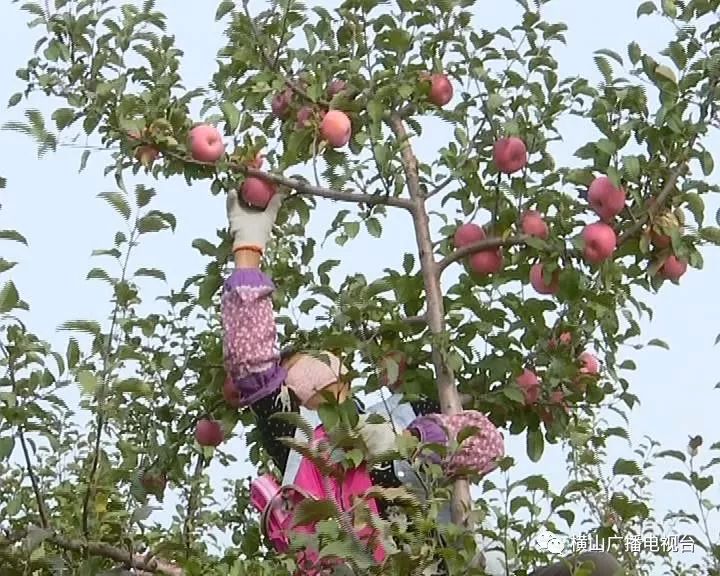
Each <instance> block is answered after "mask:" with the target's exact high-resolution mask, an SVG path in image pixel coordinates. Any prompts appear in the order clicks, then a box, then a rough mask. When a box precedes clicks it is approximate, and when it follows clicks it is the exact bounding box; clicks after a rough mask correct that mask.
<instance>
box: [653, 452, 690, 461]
mask: <svg viewBox="0 0 720 576" xmlns="http://www.w3.org/2000/svg"><path fill="white" fill-rule="evenodd" d="M655 456H657V457H658V458H675V460H680V462H685V461H686V460H687V458H686V456H685V454H683V453H682V452H680V450H663V451H661V452H658V453H657V454H656V455H655Z"/></svg>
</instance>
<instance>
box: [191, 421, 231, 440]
mask: <svg viewBox="0 0 720 576" xmlns="http://www.w3.org/2000/svg"><path fill="white" fill-rule="evenodd" d="M224 439H225V433H224V432H223V429H222V426H220V422H218V421H217V420H208V419H206V418H204V419H202V420H199V421H198V423H197V426H196V427H195V440H197V443H198V444H200V446H219V445H220V444H222V441H223V440H224Z"/></svg>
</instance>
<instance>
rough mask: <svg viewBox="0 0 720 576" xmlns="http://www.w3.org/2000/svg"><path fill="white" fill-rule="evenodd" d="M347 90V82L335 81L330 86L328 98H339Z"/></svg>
mask: <svg viewBox="0 0 720 576" xmlns="http://www.w3.org/2000/svg"><path fill="white" fill-rule="evenodd" d="M345 88H347V82H345V80H338V79H336V80H333V81H332V82H330V84H329V85H328V89H327V92H328V97H330V98H333V97H334V96H337V95H338V94H340V92H342V91H343V90H345Z"/></svg>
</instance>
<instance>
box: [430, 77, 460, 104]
mask: <svg viewBox="0 0 720 576" xmlns="http://www.w3.org/2000/svg"><path fill="white" fill-rule="evenodd" d="M429 80H430V102H432V103H433V104H435V106H440V107H442V106H445V104H447V103H448V102H450V100H452V97H453V93H454V90H453V85H452V83H451V82H450V79H449V78H448V77H447V76H446V75H445V74H440V73H438V74H431V75H430V78H429Z"/></svg>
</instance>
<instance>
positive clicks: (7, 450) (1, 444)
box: [0, 436, 15, 462]
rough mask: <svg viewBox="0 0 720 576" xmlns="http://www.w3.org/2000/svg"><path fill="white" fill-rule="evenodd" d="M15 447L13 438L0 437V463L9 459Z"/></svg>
mask: <svg viewBox="0 0 720 576" xmlns="http://www.w3.org/2000/svg"><path fill="white" fill-rule="evenodd" d="M14 447H15V438H13V437H12V436H0V462H2V461H3V460H5V459H7V458H9V457H10V454H12V451H13V448H14Z"/></svg>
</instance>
